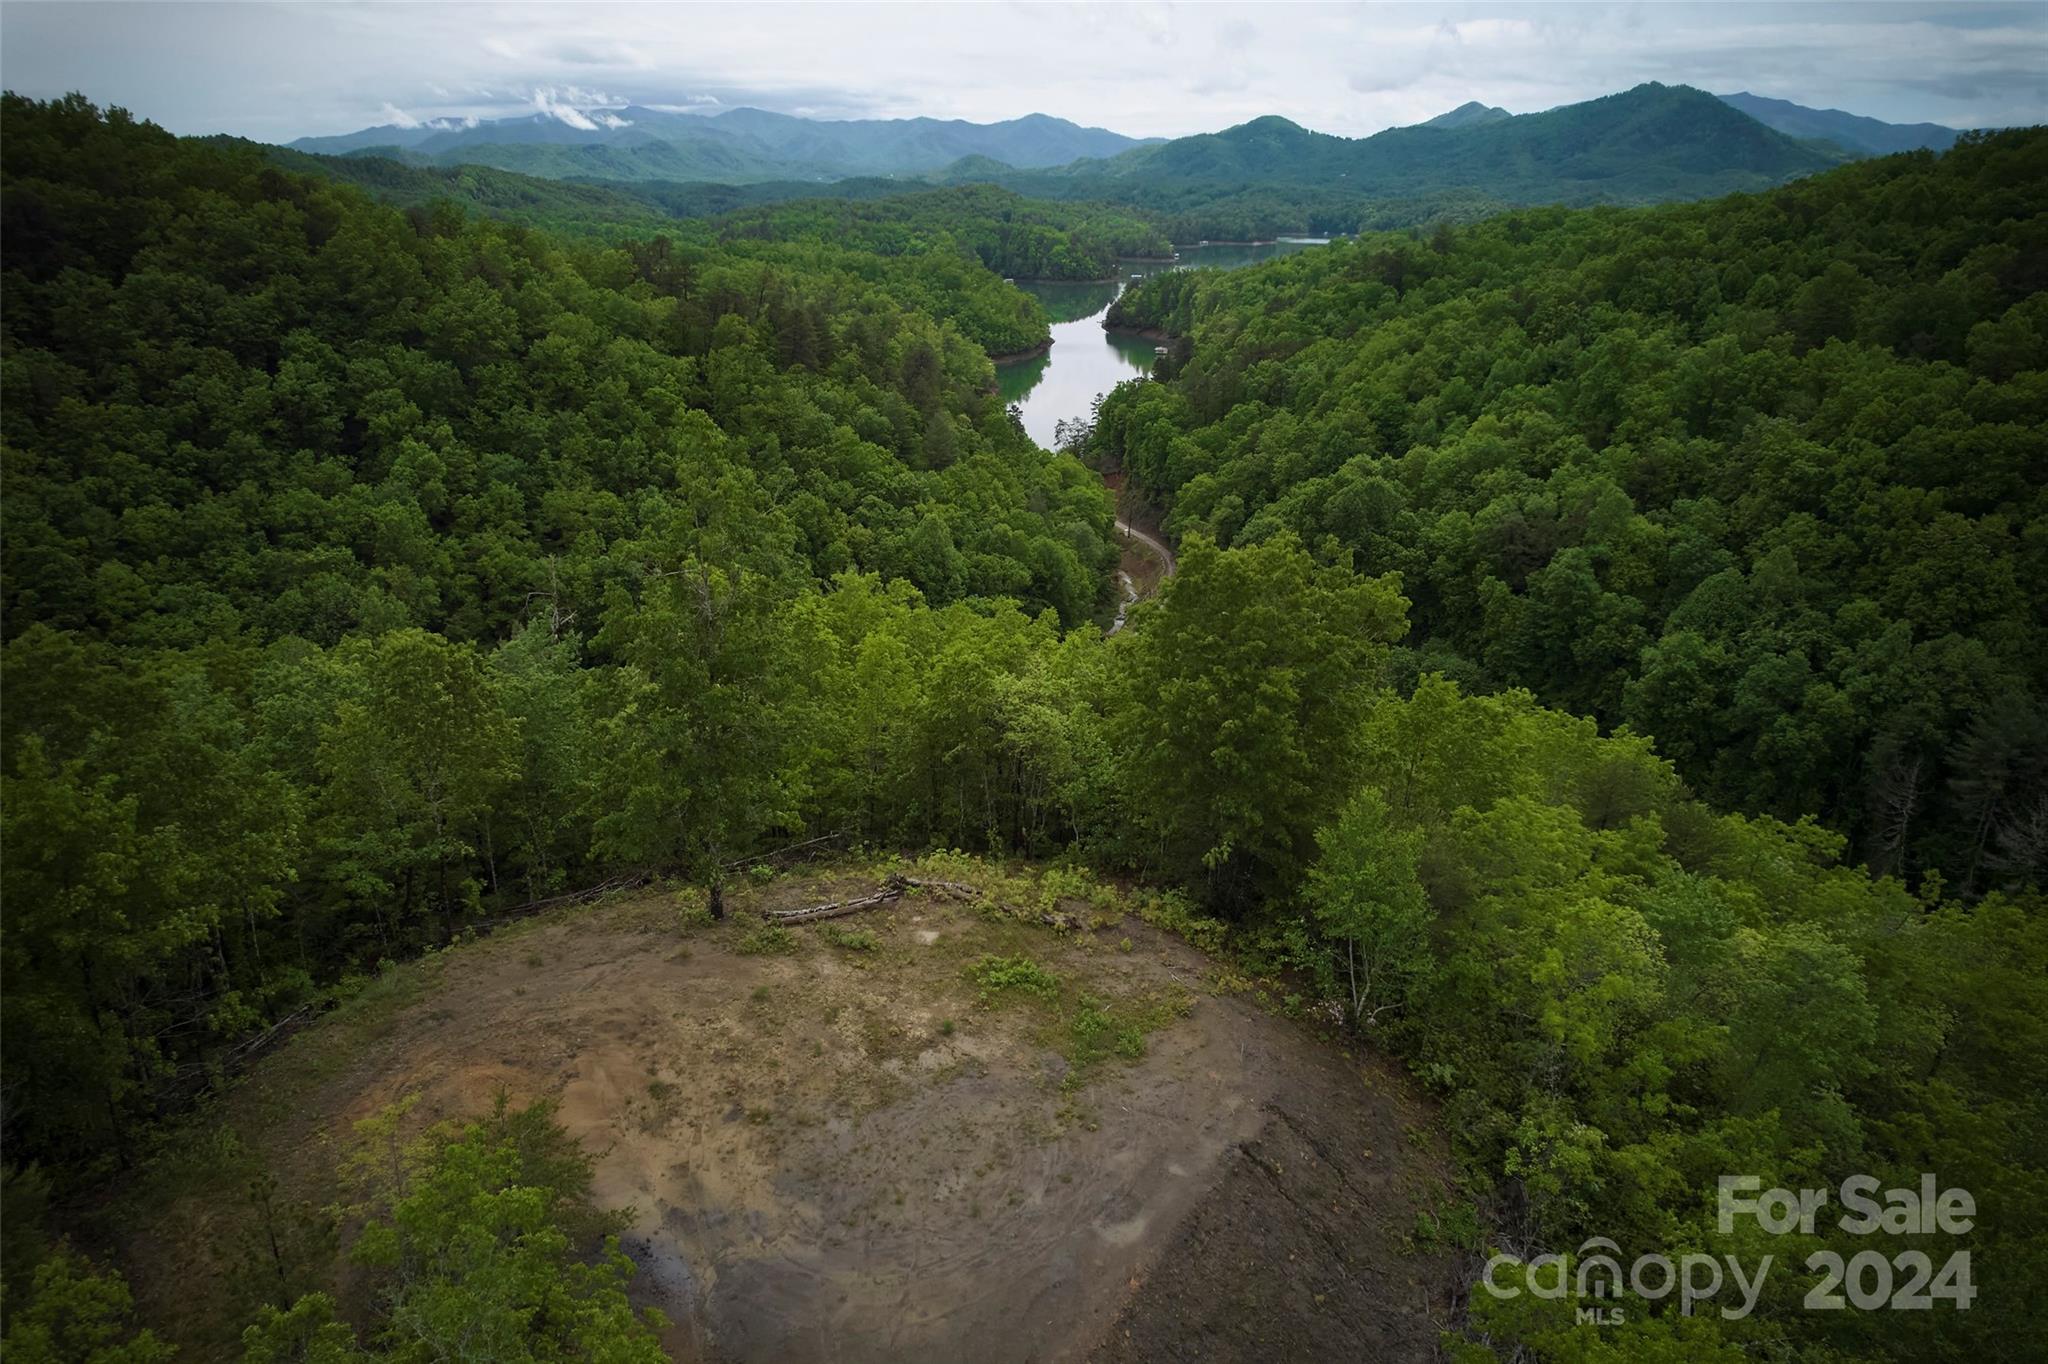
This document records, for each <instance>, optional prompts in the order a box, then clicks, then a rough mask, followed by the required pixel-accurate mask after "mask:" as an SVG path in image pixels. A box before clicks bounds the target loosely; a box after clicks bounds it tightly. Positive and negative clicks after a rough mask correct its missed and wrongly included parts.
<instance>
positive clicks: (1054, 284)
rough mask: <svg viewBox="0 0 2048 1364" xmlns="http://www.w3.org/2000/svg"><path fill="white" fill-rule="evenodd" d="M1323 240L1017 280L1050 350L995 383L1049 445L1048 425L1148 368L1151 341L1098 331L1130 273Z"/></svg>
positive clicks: (1214, 248)
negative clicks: (1110, 271) (1047, 326)
mask: <svg viewBox="0 0 2048 1364" xmlns="http://www.w3.org/2000/svg"><path fill="white" fill-rule="evenodd" d="M1325 240H1327V239H1326V238H1308V237H1286V238H1282V239H1281V240H1279V241H1277V242H1261V243H1259V244H1257V245H1243V244H1236V243H1231V244H1221V245H1204V246H1184V247H1182V248H1180V259H1179V260H1178V261H1175V262H1173V263H1172V264H1168V263H1167V262H1165V261H1125V262H1122V263H1121V264H1122V267H1123V269H1122V277H1121V278H1119V279H1114V280H1100V281H1072V280H1044V281H1038V282H1027V283H1020V284H1019V285H1018V286H1017V287H1018V288H1020V289H1022V290H1024V291H1025V292H1026V293H1028V294H1030V295H1031V296H1032V297H1033V298H1036V299H1037V300H1038V301H1039V302H1040V303H1041V304H1043V305H1044V306H1045V311H1046V313H1047V315H1048V316H1050V317H1051V318H1052V349H1051V350H1050V351H1048V352H1046V353H1045V354H1044V355H1037V356H1033V357H1032V358H1030V359H1029V360H1010V361H1006V362H1004V363H1002V364H999V365H997V366H996V387H997V388H998V389H999V390H1000V391H1001V393H1002V395H1003V401H1004V402H1006V403H1016V404H1018V405H1019V406H1020V407H1022V408H1023V410H1024V429H1025V430H1026V431H1028V432H1029V433H1030V434H1031V438H1032V439H1033V440H1035V441H1037V442H1038V443H1039V444H1040V445H1043V446H1045V447H1046V448H1047V449H1051V448H1052V447H1053V428H1054V427H1055V426H1056V425H1057V424H1058V423H1060V422H1062V421H1067V420H1069V419H1071V418H1074V417H1086V416H1087V415H1088V411H1089V408H1090V407H1091V406H1092V405H1093V403H1094V402H1095V399H1096V398H1097V397H1098V396H1100V395H1101V394H1104V393H1107V392H1109V390H1111V389H1112V388H1115V387H1116V386H1117V385H1118V384H1120V383H1122V382H1123V381H1124V380H1126V379H1135V378H1138V377H1140V376H1142V375H1145V374H1149V373H1151V371H1152V358H1153V355H1152V351H1153V347H1154V346H1156V345H1157V344H1158V343H1157V342H1156V341H1153V340H1151V339H1150V338H1147V337H1142V336H1132V335H1128V334H1122V333H1111V332H1106V331H1104V330H1103V329H1102V315H1103V314H1104V313H1106V312H1108V311H1109V305H1110V304H1111V303H1113V302H1115V301H1116V296H1117V295H1118V294H1119V293H1121V292H1122V291H1123V289H1124V287H1125V286H1126V285H1127V284H1129V283H1130V281H1131V276H1132V275H1134V274H1137V275H1150V274H1153V273H1155V272H1157V271H1160V270H1180V269H1193V268H1213V269H1221V270H1230V269H1235V268H1236V267H1238V266H1240V265H1251V264H1253V263H1255V262H1257V261H1262V260H1272V259H1273V258H1274V257H1276V256H1285V255H1290V254H1292V253H1293V252H1296V251H1301V250H1305V249H1306V248H1308V247H1311V246H1320V245H1322V244H1323V242H1324V241H1325Z"/></svg>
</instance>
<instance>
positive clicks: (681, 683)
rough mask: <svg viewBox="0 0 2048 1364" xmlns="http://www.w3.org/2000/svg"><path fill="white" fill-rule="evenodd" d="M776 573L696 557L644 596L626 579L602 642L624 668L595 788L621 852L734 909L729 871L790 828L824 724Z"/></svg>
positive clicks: (715, 905)
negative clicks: (817, 718)
mask: <svg viewBox="0 0 2048 1364" xmlns="http://www.w3.org/2000/svg"><path fill="white" fill-rule="evenodd" d="M777 607H778V604H777V602H776V601H775V600H774V598H773V595H772V591H771V589H770V587H769V585H768V584H767V583H766V581H765V580H763V579H760V578H757V577H755V576H754V575H752V574H749V573H745V572H740V573H737V574H727V573H726V572H724V571H723V570H721V569H717V568H713V567H711V566H710V565H708V564H705V563H703V562H702V561H699V560H695V559H692V560H690V561H688V562H686V563H685V564H684V565H683V566H682V567H681V568H678V569H675V570H673V571H671V572H667V573H663V574H661V575H659V576H658V577H656V578H655V579H654V580H653V581H652V582H650V583H649V584H648V585H647V587H646V588H645V589H644V591H643V592H642V593H641V596H640V598H639V600H638V601H634V600H633V599H632V598H631V597H630V596H629V595H628V594H627V592H626V591H625V589H624V588H622V587H614V588H613V589H612V591H611V593H610V599H609V601H608V603H607V606H606V610H605V622H604V629H603V631H602V632H601V633H600V634H599V636H598V639H597V644H598V646H599V648H601V649H603V650H606V651H608V652H610V653H611V654H612V655H613V656H614V657H615V658H616V659H617V660H618V661H619V663H620V664H621V667H620V668H619V670H618V673H617V677H616V682H615V686H616V692H615V694H614V696H613V698H612V710H611V714H610V716H609V719H608V723H607V733H606V736H605V737H606V747H607V749H608V751H609V753H610V756H611V763H610V767H611V773H612V780H611V781H610V782H609V783H607V785H606V787H605V788H604V789H602V790H600V791H599V792H596V793H594V795H595V796H596V799H597V801H598V804H599V806H600V807H601V813H600V814H599V817H598V819H597V831H598V837H599V839H600V840H601V841H603V842H604V843H605V844H606V845H607V847H608V849H609V851H610V853H611V855H613V856H614V857H618V858H621V859H625V860H629V861H637V862H640V863H643V864H648V865H652V866H656V867H673V868H675V869H676V870H677V871H679V872H680V873H681V874H683V875H685V876H688V877H690V878H691V879H693V880H696V881H700V882H702V883H703V885H704V887H705V890H706V892H707V895H708V898H709V903H710V908H711V913H712V916H713V917H714V918H724V917H725V865H726V863H727V862H728V861H730V860H731V859H733V858H734V857H737V856H744V855H745V854H746V853H747V852H749V851H750V850H752V849H753V847H754V846H755V844H756V843H757V842H758V841H759V840H760V839H761V838H762V837H763V836H764V835H766V834H767V833H769V832H770V831H773V830H778V829H790V828H794V827H796V825H797V823H798V815H797V811H798V809H799V807H800V805H801V801H802V795H803V791H804V789H805V787H806V786H807V785H808V782H807V778H806V776H805V773H806V770H807V767H808V763H807V761H806V753H805V746H804V743H803V742H802V740H803V737H804V736H805V735H806V734H807V733H808V732H809V730H810V728H811V727H810V725H809V724H808V723H806V721H805V718H804V716H805V711H806V707H805V706H804V704H803V698H802V695H801V694H800V692H799V691H798V690H797V689H798V688H799V687H801V686H802V685H803V684H802V681H801V679H803V678H805V677H807V676H810V675H811V673H810V670H808V669H806V668H805V667H804V665H803V663H802V661H801V660H799V659H798V658H796V657H795V654H796V650H795V648H794V640H795V637H794V635H793V634H792V632H791V630H790V628H789V625H790V618H789V616H788V614H787V613H784V612H782V611H780V610H778V609H777Z"/></svg>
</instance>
